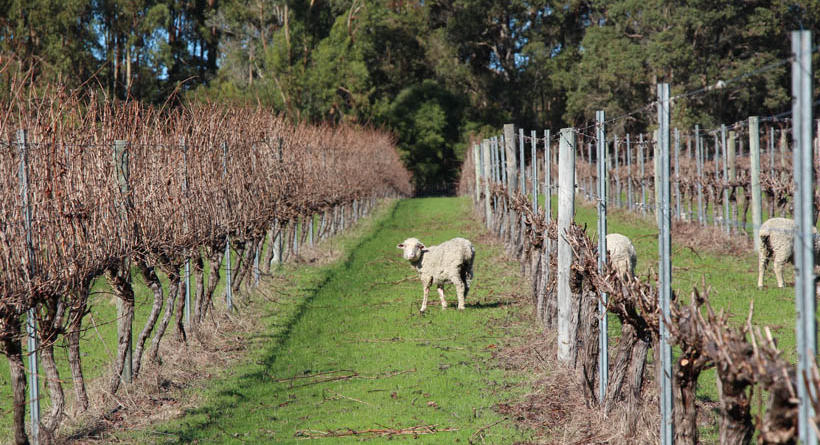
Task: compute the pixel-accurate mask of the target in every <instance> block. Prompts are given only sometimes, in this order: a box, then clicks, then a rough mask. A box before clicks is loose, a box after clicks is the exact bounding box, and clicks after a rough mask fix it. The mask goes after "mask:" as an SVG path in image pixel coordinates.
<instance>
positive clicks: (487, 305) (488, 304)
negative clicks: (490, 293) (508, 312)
mask: <svg viewBox="0 0 820 445" xmlns="http://www.w3.org/2000/svg"><path fill="white" fill-rule="evenodd" d="M510 304H512V302H510V301H504V300H498V301H476V302H472V303H464V307H465V308H470V309H495V308H499V307H503V306H509V305H510Z"/></svg>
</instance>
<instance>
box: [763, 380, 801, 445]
mask: <svg viewBox="0 0 820 445" xmlns="http://www.w3.org/2000/svg"><path fill="white" fill-rule="evenodd" d="M794 377H795V372H794V368H793V367H792V368H791V370H790V374H789V379H790V380H791V381H792V382H795V381H796V379H795V378H794ZM794 400H795V398H794V396H793V395H792V393H791V392H790V391H789V386H788V383H787V381H786V380H785V379H784V378H776V382H775V383H774V385H772V386H770V387H769V402H768V404H767V406H766V414H765V415H764V416H763V421H762V422H761V424H760V425H758V443H760V444H762V445H763V444H764V445H786V444H789V445H791V444H797V404H795V403H794Z"/></svg>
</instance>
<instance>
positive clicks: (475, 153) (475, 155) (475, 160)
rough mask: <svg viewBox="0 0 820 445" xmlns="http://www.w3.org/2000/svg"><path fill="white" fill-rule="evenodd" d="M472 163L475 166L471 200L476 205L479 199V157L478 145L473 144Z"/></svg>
mask: <svg viewBox="0 0 820 445" xmlns="http://www.w3.org/2000/svg"><path fill="white" fill-rule="evenodd" d="M473 163H474V164H475V196H474V199H473V200H474V202H475V203H476V205H478V202H479V200H480V199H481V155H480V154H479V145H478V144H473Z"/></svg>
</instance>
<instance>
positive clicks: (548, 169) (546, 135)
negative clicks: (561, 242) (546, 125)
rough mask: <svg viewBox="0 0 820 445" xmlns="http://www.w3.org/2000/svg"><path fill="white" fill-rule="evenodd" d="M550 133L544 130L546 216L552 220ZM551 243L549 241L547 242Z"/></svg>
mask: <svg viewBox="0 0 820 445" xmlns="http://www.w3.org/2000/svg"><path fill="white" fill-rule="evenodd" d="M550 159H552V158H551V157H550V131H549V130H544V214H545V215H546V217H547V221H549V220H551V219H552V183H551V182H550V180H551V179H552V178H551V177H550V176H551V175H552V167H551V166H550ZM547 243H549V240H548V241H547Z"/></svg>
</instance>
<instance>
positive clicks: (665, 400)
mask: <svg viewBox="0 0 820 445" xmlns="http://www.w3.org/2000/svg"><path fill="white" fill-rule="evenodd" d="M669 112H670V110H669V84H668V83H661V84H658V127H659V129H658V143H659V144H660V173H661V181H660V185H661V195H660V196H661V204H660V207H659V213H660V218H659V222H660V227H658V229H659V230H660V233H659V234H658V253H659V261H658V271H659V272H660V274H659V278H660V279H659V287H660V289H659V299H660V306H661V315H662V316H661V318H660V323H659V324H660V331H661V332H660V351H659V352H660V358H661V369H662V371H661V443H662V444H663V445H672V443H674V437H675V436H674V432H673V431H674V425H673V417H672V409H673V407H672V348H671V346H670V345H669V329H668V328H667V327H666V322H667V321H668V320H670V319H671V317H670V305H669V302H670V300H671V298H672V286H671V285H672V263H671V260H670V254H671V236H670V232H671V220H672V218H671V212H670V208H669V207H670V206H669V201H670V193H669V157H670V156H669Z"/></svg>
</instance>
